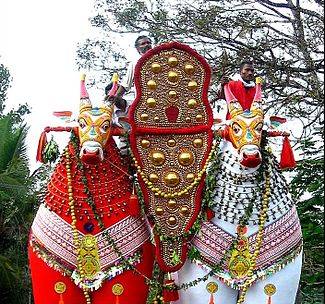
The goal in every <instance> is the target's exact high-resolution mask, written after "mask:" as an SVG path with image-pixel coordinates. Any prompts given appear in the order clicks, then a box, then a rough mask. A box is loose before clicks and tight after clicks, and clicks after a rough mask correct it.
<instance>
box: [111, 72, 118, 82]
mask: <svg viewBox="0 0 325 304" xmlns="http://www.w3.org/2000/svg"><path fill="white" fill-rule="evenodd" d="M117 81H118V76H117V73H114V74H113V77H112V82H117Z"/></svg>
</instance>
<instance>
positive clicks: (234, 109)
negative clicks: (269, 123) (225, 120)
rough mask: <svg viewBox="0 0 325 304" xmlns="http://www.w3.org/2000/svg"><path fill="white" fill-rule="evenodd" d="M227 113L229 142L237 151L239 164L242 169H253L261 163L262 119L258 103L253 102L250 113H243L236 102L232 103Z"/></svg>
mask: <svg viewBox="0 0 325 304" xmlns="http://www.w3.org/2000/svg"><path fill="white" fill-rule="evenodd" d="M229 113H230V116H231V122H230V126H229V130H228V131H229V133H228V134H229V140H230V141H231V142H232V144H233V146H234V147H235V148H236V149H237V150H238V154H239V161H240V163H241V164H242V165H243V166H244V167H248V168H255V167H256V166H257V165H259V164H260V163H261V161H262V158H261V153H260V145H261V138H262V129H263V123H264V122H263V118H264V117H263V111H262V109H261V108H260V103H258V102H253V104H252V106H251V109H250V111H243V109H242V107H241V106H240V104H239V102H238V101H232V102H230V103H229Z"/></svg>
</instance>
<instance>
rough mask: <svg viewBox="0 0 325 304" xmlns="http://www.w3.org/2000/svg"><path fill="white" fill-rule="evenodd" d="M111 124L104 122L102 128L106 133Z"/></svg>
mask: <svg viewBox="0 0 325 304" xmlns="http://www.w3.org/2000/svg"><path fill="white" fill-rule="evenodd" d="M110 127H111V125H110V123H109V122H105V123H103V124H102V126H101V129H102V130H103V131H104V132H105V133H106V132H107V131H108V130H109V129H110Z"/></svg>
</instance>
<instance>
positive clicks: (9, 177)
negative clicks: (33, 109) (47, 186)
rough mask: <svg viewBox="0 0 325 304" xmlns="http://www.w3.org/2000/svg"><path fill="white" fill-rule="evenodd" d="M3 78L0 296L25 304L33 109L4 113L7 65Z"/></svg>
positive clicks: (28, 288)
mask: <svg viewBox="0 0 325 304" xmlns="http://www.w3.org/2000/svg"><path fill="white" fill-rule="evenodd" d="M0 77H1V78H0V298H1V301H2V302H5V303H15V304H20V303H21V304H24V303H28V302H29V298H30V294H31V284H30V277H29V270H28V261H27V242H28V235H29V229H30V225H31V221H32V219H33V217H34V214H35V210H34V204H35V201H36V194H35V193H36V191H35V190H36V188H35V180H34V178H33V177H31V176H30V171H29V161H28V156H27V146H26V136H27V133H28V127H27V125H26V124H25V123H24V122H23V120H24V115H25V114H28V113H29V112H30V111H29V107H28V105H19V106H18V109H17V110H14V109H11V110H10V111H9V112H8V113H4V111H5V107H6V99H7V90H8V88H9V87H10V82H11V80H12V79H11V77H10V73H9V70H8V69H7V68H6V67H5V66H4V65H3V64H1V65H0Z"/></svg>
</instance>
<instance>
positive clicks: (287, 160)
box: [280, 136, 296, 169]
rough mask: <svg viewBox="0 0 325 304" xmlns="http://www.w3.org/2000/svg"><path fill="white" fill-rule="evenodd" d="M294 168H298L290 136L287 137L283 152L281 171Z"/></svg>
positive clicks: (284, 140) (284, 141)
mask: <svg viewBox="0 0 325 304" xmlns="http://www.w3.org/2000/svg"><path fill="white" fill-rule="evenodd" d="M294 167H296V161H295V157H294V155H293V151H292V148H291V146H290V142H289V138H288V136H285V137H284V139H283V147H282V152H281V159H280V169H289V168H294Z"/></svg>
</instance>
